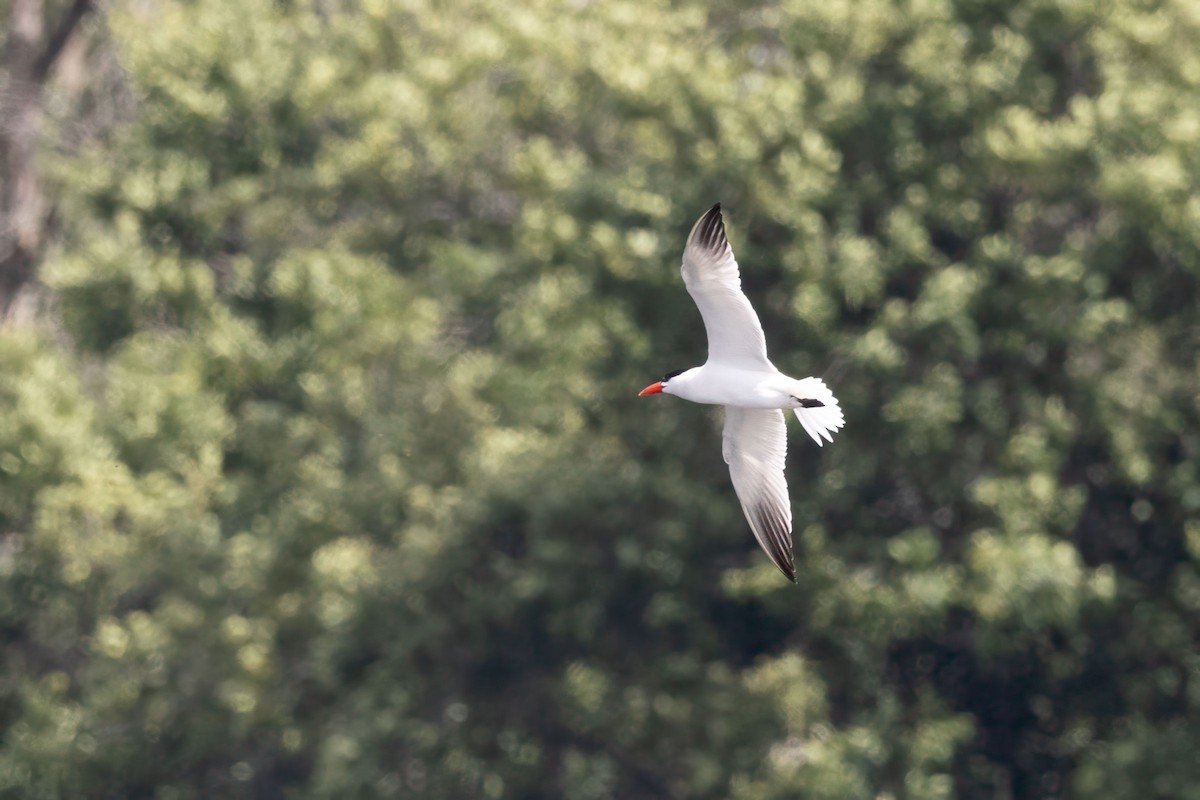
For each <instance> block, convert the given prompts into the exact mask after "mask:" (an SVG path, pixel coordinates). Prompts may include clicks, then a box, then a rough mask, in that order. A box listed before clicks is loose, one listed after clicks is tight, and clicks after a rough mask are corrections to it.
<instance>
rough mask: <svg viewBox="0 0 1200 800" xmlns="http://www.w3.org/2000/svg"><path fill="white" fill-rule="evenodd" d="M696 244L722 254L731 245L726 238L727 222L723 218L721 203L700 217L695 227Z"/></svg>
mask: <svg viewBox="0 0 1200 800" xmlns="http://www.w3.org/2000/svg"><path fill="white" fill-rule="evenodd" d="M694 231H695V233H694V234H693V235H694V237H695V241H696V244H698V245H699V246H700V247H702V248H703V249H705V250H708V251H710V252H712V253H715V254H717V255H720V254H722V253H724V251H725V248H726V247H728V246H729V240H727V239H726V238H725V222H724V220H722V219H721V204H720V203H717V204H716V205H714V206H713V207H712V208H710V209H709V210H708V211H706V212H704V216H702V217H700V219H699V221H697V222H696V226H695V228H694Z"/></svg>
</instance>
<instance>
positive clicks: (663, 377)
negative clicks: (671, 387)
mask: <svg viewBox="0 0 1200 800" xmlns="http://www.w3.org/2000/svg"><path fill="white" fill-rule="evenodd" d="M681 372H687V370H685V369H677V370H675V371H674V372H668V373H667V374H666V375H663V376H662V382H663V383H666V382H667V381H669V380H671V378H674V377H675V376H676V375H678V374H680V373H681Z"/></svg>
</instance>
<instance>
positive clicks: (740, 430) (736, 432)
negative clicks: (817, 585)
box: [722, 406, 796, 582]
mask: <svg viewBox="0 0 1200 800" xmlns="http://www.w3.org/2000/svg"><path fill="white" fill-rule="evenodd" d="M722 452H723V453H724V455H725V463H726V464H728V465H729V477H731V478H732V479H733V489H734V491H736V492H737V496H738V500H739V501H740V502H741V504H742V511H743V512H744V513H745V514H746V519H747V521H749V523H750V529H751V530H752V531H754V538H756V539H758V543H759V544H760V545H761V546H762V549H763V550H765V551H766V553H767V555H768V556H769V557H770V558H771V561H773V562H774V563H775V566H777V567H779V569H780V570H781V571H782V572H783V574H784V575H786V576H787V577H788V580H790V581H792V582H795V580H796V569H795V567H794V566H793V562H792V504H791V501H790V500H789V499H788V488H787V480H786V479H785V478H784V475H783V465H784V460H785V458H786V456H787V427H786V425H785V424H784V420H783V411H781V410H779V409H775V408H738V407H736V406H726V407H725V436H724V443H723V445H722Z"/></svg>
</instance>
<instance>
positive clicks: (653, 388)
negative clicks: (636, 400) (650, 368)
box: [638, 369, 687, 397]
mask: <svg viewBox="0 0 1200 800" xmlns="http://www.w3.org/2000/svg"><path fill="white" fill-rule="evenodd" d="M684 372H687V370H686V369H677V370H675V371H674V372H668V373H667V374H666V375H663V376H662V380H659V381H657V382H655V383H652V384H650V385H649V386H647V387H646V388H645V389H642V390H641V391H640V392H638V397H644V396H646V395H648V394H659V393H661V392H667V383H668V382H669V381H670V380H671V378H674V377H675V376H676V375H679V374H681V373H684ZM667 394H670V392H667Z"/></svg>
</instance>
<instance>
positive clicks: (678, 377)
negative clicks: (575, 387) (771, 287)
mask: <svg viewBox="0 0 1200 800" xmlns="http://www.w3.org/2000/svg"><path fill="white" fill-rule="evenodd" d="M680 272H681V273H683V283H684V285H685V286H686V287H687V290H688V294H690V295H691V296H692V300H694V301H695V303H696V305H697V306H698V307H699V308H700V316H701V317H703V318H704V329H705V331H706V332H707V333H708V361H706V362H704V364H703V366H699V367H692V368H691V369H681V370H676V371H675V372H669V373H667V374H666V375H664V376H663V377H662V380H660V381H657V382H656V383H652V384H650V385H649V386H647V387H646V388H645V389H643V390H642V391H641V393H640V394H639V395H638V396H639V397H640V396H642V395H648V394H658V393H660V392H661V393H663V394H673V395H675V396H676V397H682V398H683V399H684V400H691V401H692V402H693V403H708V404H710V405H718V406H725V432H724V442H723V444H722V448H721V449H722V453H723V455H724V456H725V463H726V464H728V465H729V477H730V478H732V479H733V489H734V491H735V492H737V496H738V500H739V501H740V502H741V504H742V511H743V512H744V513H745V515H746V519H747V521H749V523H750V530H752V531H754V538H756V539H757V540H758V543H759V544H760V545H761V546H762V549H763V550H764V551H766V554H767V556H769V557H770V559H771V561H772V562H774V564H775V566H777V567H779V569H780V571H781V572H783V574H784V575H786V576H787V577H788V579H789V580H791V581H792V582H793V583H795V581H796V570H795V566H794V565H793V561H792V506H791V502H790V501H789V500H788V488H787V480H786V479H785V478H784V476H783V465H784V458H785V456H786V454H787V426H786V425H785V424H784V415H783V410H782V409H785V408H790V409H792V410H794V411H795V412H796V419H798V420H800V426H801V427H803V428H804V430H805V431H807V432H808V435H809V436H811V437H812V438H813V441H815V442H816V443H817V444H818V445H822V446H823V445H824V442H823V441H822V437H824V439H825V440H827V441H829V442H833V437H832V436H831V435H830V434H831V432H832V431H836V430H838V429H839V428H841V427H842V425H843V424H844V422H845V418H844V417H843V416H842V409H841V408H840V407H839V406H838V401H837V398H836V397H834V396H833V392H831V391H829V387H827V386H826V385H825V383H824V381H822V380H821V379H820V378H804V379H803V380H797V379H795V378H789V377H788V376H787V375H784V374H783V373H782V372H780V371H779V370H778V369H776V368H775V365H774V364H772V363H771V361H770V359H768V358H767V342H766V338H765V337H764V336H763V329H762V324H761V323H760V322H759V321H758V315H757V314H755V313H754V308H753V306H751V305H750V301H749V300H748V299H747V298H746V295H745V294H744V293H743V292H742V281H741V277H740V275H739V273H738V265H737V261H736V260H735V259H734V257H733V249H732V248H731V247H730V246H729V240H728V239H726V238H725V224H724V222H723V221H722V219H721V204H720V203H717V204H716V205H715V206H713V207H712V208H710V209H709V210H708V211H707V212H706V213H705V214H704V216H702V217H701V218H700V219H699V220H697V222H696V224H695V225H694V226H692V232H691V233H690V234H689V235H688V239H687V245H686V246H685V247H684V250H683V266H682V267H681V268H680Z"/></svg>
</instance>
